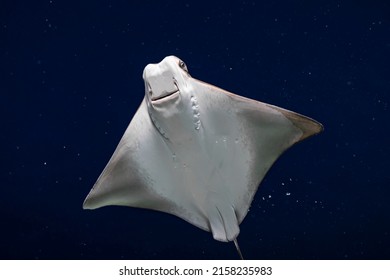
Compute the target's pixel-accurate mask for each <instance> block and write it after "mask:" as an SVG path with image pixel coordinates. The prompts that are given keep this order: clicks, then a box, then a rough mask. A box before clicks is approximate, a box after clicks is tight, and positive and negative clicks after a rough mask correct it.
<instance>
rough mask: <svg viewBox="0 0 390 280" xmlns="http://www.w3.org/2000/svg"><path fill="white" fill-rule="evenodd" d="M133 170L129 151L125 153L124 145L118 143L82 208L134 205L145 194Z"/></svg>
mask: <svg viewBox="0 0 390 280" xmlns="http://www.w3.org/2000/svg"><path fill="white" fill-rule="evenodd" d="M134 170H135V168H134V162H132V160H131V153H130V154H129V153H126V147H124V146H123V145H119V146H118V147H117V149H116V151H115V153H114V154H113V156H112V157H111V159H110V161H109V162H108V164H107V166H106V167H105V168H104V170H103V172H102V173H101V175H100V176H99V178H98V180H97V181H96V183H95V184H94V186H93V188H92V190H91V191H90V193H89V194H88V196H87V197H86V199H85V201H84V203H83V208H84V209H96V208H100V207H103V206H108V205H123V206H133V205H136V204H137V201H136V200H140V197H141V196H142V197H145V195H146V194H145V193H144V191H143V188H141V186H142V182H141V181H140V180H139V179H138V178H139V176H137V174H136V173H134Z"/></svg>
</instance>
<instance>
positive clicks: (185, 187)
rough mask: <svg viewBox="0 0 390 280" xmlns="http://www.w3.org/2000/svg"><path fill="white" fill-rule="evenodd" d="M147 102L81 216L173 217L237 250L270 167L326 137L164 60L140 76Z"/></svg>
mask: <svg viewBox="0 0 390 280" xmlns="http://www.w3.org/2000/svg"><path fill="white" fill-rule="evenodd" d="M143 79H144V81H145V97H144V99H143V101H142V103H141V105H140V107H139V108H138V110H137V112H136V113H135V115H134V117H133V119H132V120H131V122H130V124H129V126H128V127H127V129H126V131H125V133H124V135H123V137H122V139H121V140H120V142H119V144H118V146H117V148H116V150H115V151H114V154H113V155H112V157H111V159H110V160H109V162H108V164H107V165H106V167H105V168H104V170H103V172H102V173H101V175H100V177H99V178H98V180H97V181H96V183H95V185H94V186H93V188H92V190H91V191H90V193H89V194H88V196H87V198H86V199H85V201H84V204H83V208H84V209H96V208H99V207H102V206H108V205H120V206H131V207H140V208H147V209H153V210H158V211H162V212H166V213H169V214H173V215H176V216H178V217H180V218H182V219H184V220H185V221H187V222H189V223H190V224H192V225H195V226H197V227H199V228H201V229H203V230H205V231H209V232H211V233H212V235H213V237H214V239H216V240H218V241H225V242H228V241H234V243H235V245H236V248H237V250H238V253H239V254H240V256H241V257H242V255H241V252H240V249H239V247H238V243H237V239H236V238H237V236H238V234H239V232H240V229H239V225H240V223H241V222H242V221H243V220H244V218H245V216H246V215H247V213H248V211H249V207H250V205H251V203H252V200H253V197H254V195H255V193H256V191H257V189H258V187H259V184H260V183H261V181H262V180H263V178H264V176H265V175H266V173H267V171H268V170H269V168H270V167H271V165H272V164H273V163H274V162H275V160H276V159H277V158H278V157H279V156H280V155H281V154H282V153H283V152H284V151H285V150H286V149H287V148H289V147H291V146H292V145H293V144H295V143H297V142H299V141H302V140H303V139H305V138H308V137H309V136H312V135H315V134H317V133H319V132H321V131H322V130H323V127H322V125H321V124H320V123H318V122H317V121H315V120H313V119H311V118H308V117H306V116H303V115H300V114H297V113H294V112H292V111H288V110H285V109H282V108H279V107H276V106H273V105H270V104H266V103H262V102H259V101H256V100H252V99H249V98H245V97H242V96H239V95H236V94H233V93H230V92H228V91H225V90H223V89H221V88H218V87H216V86H213V85H210V84H207V83H205V82H202V81H200V80H197V79H194V78H192V77H191V76H190V74H189V72H188V69H187V66H186V64H185V63H184V62H183V61H182V60H181V59H179V58H177V57H175V56H168V57H166V58H164V59H163V60H162V61H161V62H160V63H158V64H149V65H147V66H146V67H145V69H144V72H143Z"/></svg>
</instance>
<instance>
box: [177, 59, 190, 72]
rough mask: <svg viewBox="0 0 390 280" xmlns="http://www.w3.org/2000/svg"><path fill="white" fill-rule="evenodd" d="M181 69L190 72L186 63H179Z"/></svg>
mask: <svg viewBox="0 0 390 280" xmlns="http://www.w3.org/2000/svg"><path fill="white" fill-rule="evenodd" d="M179 67H180V68H181V69H183V70H184V71H186V72H188V69H187V66H186V64H185V63H184V61H181V60H180V61H179Z"/></svg>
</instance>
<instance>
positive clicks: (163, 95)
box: [151, 90, 180, 102]
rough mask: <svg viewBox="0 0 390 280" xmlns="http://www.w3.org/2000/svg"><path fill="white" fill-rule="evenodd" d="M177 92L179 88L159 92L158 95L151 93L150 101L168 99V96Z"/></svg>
mask: <svg viewBox="0 0 390 280" xmlns="http://www.w3.org/2000/svg"><path fill="white" fill-rule="evenodd" d="M179 92H180V91H179V90H175V91H171V92H164V93H162V94H160V95H159V96H153V94H152V98H151V100H152V102H157V101H162V100H166V99H170V98H172V97H175V96H176V95H178V94H179Z"/></svg>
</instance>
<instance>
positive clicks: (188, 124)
mask: <svg viewBox="0 0 390 280" xmlns="http://www.w3.org/2000/svg"><path fill="white" fill-rule="evenodd" d="M143 79H144V81H145V100H146V103H147V106H148V111H149V115H150V117H151V119H152V121H153V123H154V125H155V127H156V128H157V129H158V131H159V132H160V133H161V134H162V135H163V136H164V137H165V138H170V139H172V138H173V137H175V138H176V139H180V138H183V136H184V135H187V136H186V137H189V136H188V132H189V131H190V130H191V129H194V128H195V129H199V127H200V120H199V112H198V109H197V108H195V107H194V106H196V105H197V103H196V97H194V95H195V93H194V91H193V88H192V86H191V82H190V80H191V76H190V75H189V73H188V69H187V66H186V64H185V63H184V62H183V61H182V60H181V59H179V58H178V57H176V56H168V57H166V58H164V59H163V60H162V61H161V62H160V63H157V64H148V65H147V66H146V67H145V69H144V73H143ZM194 108H195V109H194Z"/></svg>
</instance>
